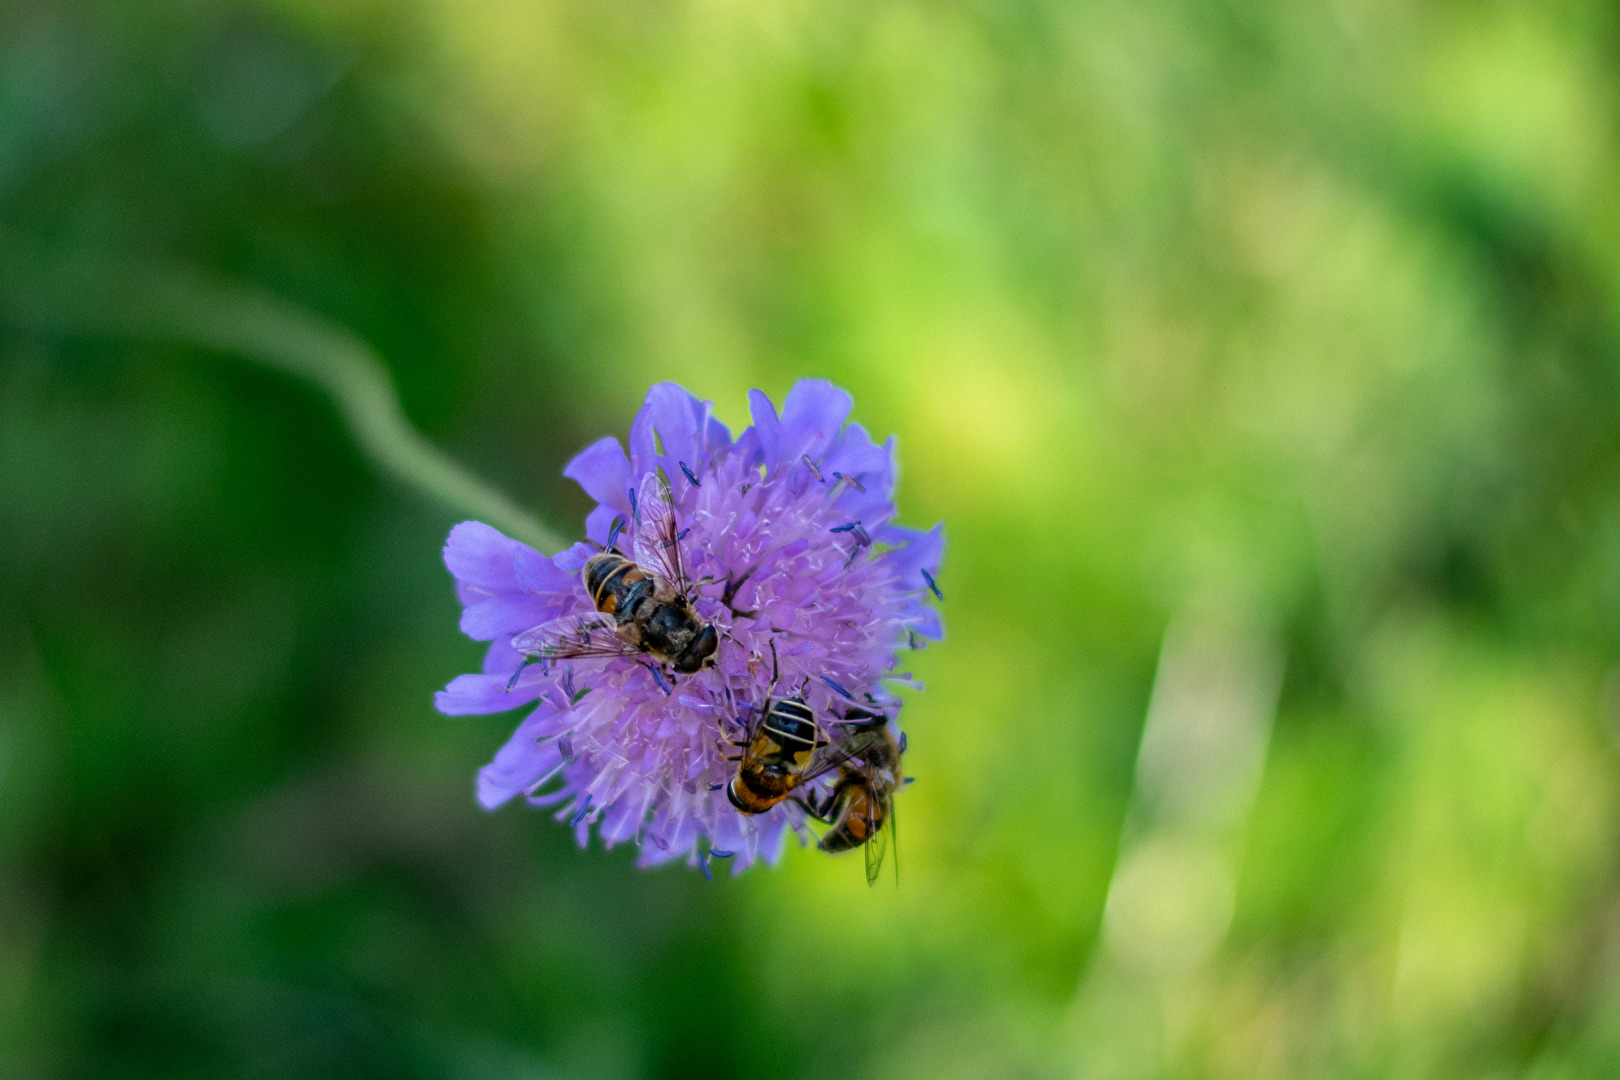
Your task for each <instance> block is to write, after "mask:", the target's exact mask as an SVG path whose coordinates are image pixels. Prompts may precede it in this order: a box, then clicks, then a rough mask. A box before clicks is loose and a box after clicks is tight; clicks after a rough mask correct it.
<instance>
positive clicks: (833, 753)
mask: <svg viewBox="0 0 1620 1080" xmlns="http://www.w3.org/2000/svg"><path fill="white" fill-rule="evenodd" d="M884 734H885V733H884V732H882V731H857V732H855V733H854V734H853V735H848V736H845V737H844V738H842V739H840V740H838V741H837V742H835V743H833V744H832V745H831V746H824V747H822V748H821V749H820V750H818V751H816V753H815V755H814V756H813V757H811V759H810V764H809V765H808V766H806V768H805V770H804V772H803V773H801V774H800V775H799V783H800V784H808V783H809V782H810V781H812V780H814V779H815V778H816V777H818V776H826V775H827V774H828V773H830V772H832V771H833V770H834V769H836V768H838V767H839V766H841V765H846V764H848V763H849V762H851V761H854V760H855V759H856V758H866V757H869V756H870V755H871V754H872V753H873V751H874V750H876V749H877V748H878V747H880V746H881V745H882V744H883V736H884Z"/></svg>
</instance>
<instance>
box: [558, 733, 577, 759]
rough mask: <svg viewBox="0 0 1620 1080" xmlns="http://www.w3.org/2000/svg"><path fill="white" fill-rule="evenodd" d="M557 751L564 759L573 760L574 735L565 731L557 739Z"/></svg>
mask: <svg viewBox="0 0 1620 1080" xmlns="http://www.w3.org/2000/svg"><path fill="white" fill-rule="evenodd" d="M557 752H558V753H559V754H561V755H562V756H563V760H564V761H573V760H574V736H573V734H572V733H566V734H564V735H563V736H562V737H561V738H560V739H558V740H557Z"/></svg>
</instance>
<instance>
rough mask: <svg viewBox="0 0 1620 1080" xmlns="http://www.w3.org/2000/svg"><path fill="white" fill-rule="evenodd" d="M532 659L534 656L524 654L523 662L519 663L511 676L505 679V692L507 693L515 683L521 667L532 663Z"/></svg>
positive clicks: (520, 672) (521, 670) (521, 671)
mask: <svg viewBox="0 0 1620 1080" xmlns="http://www.w3.org/2000/svg"><path fill="white" fill-rule="evenodd" d="M534 661H535V657H532V656H525V657H524V658H523V663H521V664H519V665H518V667H517V670H516V671H514V672H512V677H511V678H510V679H508V680H506V692H507V693H508V694H510V693H511V692H512V687H514V686H516V685H517V681H518V676H519V675H521V674H523V669H524V668H526V667H528V666H529V665H530V664H532V663H534Z"/></svg>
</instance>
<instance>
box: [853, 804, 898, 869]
mask: <svg viewBox="0 0 1620 1080" xmlns="http://www.w3.org/2000/svg"><path fill="white" fill-rule="evenodd" d="M878 814H882V815H883V820H882V821H880V822H878V823H877V828H875V829H874V828H871V826H872V824H873V822H872V818H873V817H874V816H876V815H878ZM866 823H867V826H868V828H867V832H866V845H865V847H864V848H863V849H862V850H864V851H865V852H866V883H867V884H868V885H876V884H877V879H878V873H879V872H880V871H882V869H883V857H884V856H885V855H887V854H888V853H889V848H890V847H891V846H893V847H894V848H895V864H894V880H895V884H899V882H900V861H899V860H900V851H899V845H898V844H895V843H894V842H893V841H894V800H893V799H891V798H890V797H889V796H887V795H883V796H875V797H874V798H873V800H872V808H871V809H869V810H868V811H867V819H866Z"/></svg>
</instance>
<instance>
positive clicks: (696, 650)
mask: <svg viewBox="0 0 1620 1080" xmlns="http://www.w3.org/2000/svg"><path fill="white" fill-rule="evenodd" d="M719 647H720V635H718V634H716V633H715V632H714V627H712V626H705V627H704V628H703V632H702V633H700V634H698V636H697V637H695V638H693V639H692V641H691V643H690V644H688V645H687V646H686V648H684V649H682V650H681V655H680V656H678V657H676V658H675V670H676V671H678V672H680V673H681V674H682V675H690V674H692V673H693V672H694V671H701V670H703V669H704V668H706V667H708V666H709V665H710V664H712V663H714V651H715V650H716V649H718V648H719Z"/></svg>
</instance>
